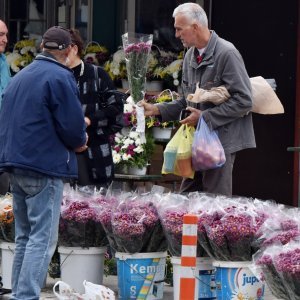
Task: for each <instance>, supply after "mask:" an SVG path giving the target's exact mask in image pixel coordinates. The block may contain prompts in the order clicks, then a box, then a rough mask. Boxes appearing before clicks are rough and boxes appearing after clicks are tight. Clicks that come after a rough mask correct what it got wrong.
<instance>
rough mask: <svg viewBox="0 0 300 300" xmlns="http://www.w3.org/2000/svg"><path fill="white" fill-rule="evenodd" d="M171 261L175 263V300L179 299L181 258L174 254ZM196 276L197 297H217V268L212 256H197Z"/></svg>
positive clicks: (198, 299)
mask: <svg viewBox="0 0 300 300" xmlns="http://www.w3.org/2000/svg"><path fill="white" fill-rule="evenodd" d="M171 263H172V265H173V287H174V300H179V295H180V270H181V258H180V257H177V256H173V257H171ZM195 278H196V290H195V299H197V300H200V299H201V300H202V299H203V300H204V299H217V297H216V285H215V268H214V267H213V265H212V259H211V258H210V257H197V262H196V269H195Z"/></svg>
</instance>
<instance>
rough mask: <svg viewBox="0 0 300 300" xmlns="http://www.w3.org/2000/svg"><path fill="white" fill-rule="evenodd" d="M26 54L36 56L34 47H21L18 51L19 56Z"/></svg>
mask: <svg viewBox="0 0 300 300" xmlns="http://www.w3.org/2000/svg"><path fill="white" fill-rule="evenodd" d="M27 52H32V53H33V54H36V48H35V47H31V46H26V47H23V48H22V49H21V50H20V53H21V54H26V53H27Z"/></svg>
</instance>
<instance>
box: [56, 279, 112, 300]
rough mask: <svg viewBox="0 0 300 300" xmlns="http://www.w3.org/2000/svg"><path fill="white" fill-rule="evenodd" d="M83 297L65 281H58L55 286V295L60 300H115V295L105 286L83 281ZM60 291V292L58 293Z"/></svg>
mask: <svg viewBox="0 0 300 300" xmlns="http://www.w3.org/2000/svg"><path fill="white" fill-rule="evenodd" d="M83 286H84V291H85V293H84V294H83V295H81V294H78V293H76V292H75V290H74V289H73V288H72V287H71V286H70V285H68V284H67V283H65V282H64V281H57V282H56V283H55V285H54V286H53V293H54V295H55V296H56V298H57V299H59V300H115V299H116V298H115V293H114V292H113V291H112V290H111V289H109V288H108V287H105V286H103V285H99V284H94V283H92V282H88V281H86V280H84V281H83ZM57 289H58V291H57Z"/></svg>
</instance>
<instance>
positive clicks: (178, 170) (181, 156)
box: [174, 125, 195, 178]
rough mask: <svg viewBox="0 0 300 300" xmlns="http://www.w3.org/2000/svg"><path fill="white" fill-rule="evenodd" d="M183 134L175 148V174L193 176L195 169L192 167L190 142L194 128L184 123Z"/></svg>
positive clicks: (191, 141)
mask: <svg viewBox="0 0 300 300" xmlns="http://www.w3.org/2000/svg"><path fill="white" fill-rule="evenodd" d="M184 126H185V127H184V130H183V134H182V136H181V139H180V144H179V147H178V149H177V155H176V162H175V171H174V174H175V175H179V176H181V177H188V178H194V174H195V171H194V170H193V168H192V144H193V138H194V132H195V128H194V127H192V126H188V125H184Z"/></svg>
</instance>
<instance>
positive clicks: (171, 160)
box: [162, 125, 184, 174]
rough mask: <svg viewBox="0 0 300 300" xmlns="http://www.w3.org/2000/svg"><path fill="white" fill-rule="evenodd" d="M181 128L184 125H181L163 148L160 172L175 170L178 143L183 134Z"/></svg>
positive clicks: (165, 172)
mask: <svg viewBox="0 0 300 300" xmlns="http://www.w3.org/2000/svg"><path fill="white" fill-rule="evenodd" d="M183 130H184V125H181V126H180V127H179V129H178V130H177V131H176V133H175V134H174V136H173V137H172V139H171V140H170V141H169V143H168V144H167V146H166V148H165V150H164V163H163V167H162V174H168V173H173V172H174V170H175V161H176V155H177V149H178V146H179V144H180V139H181V136H182V135H183Z"/></svg>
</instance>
